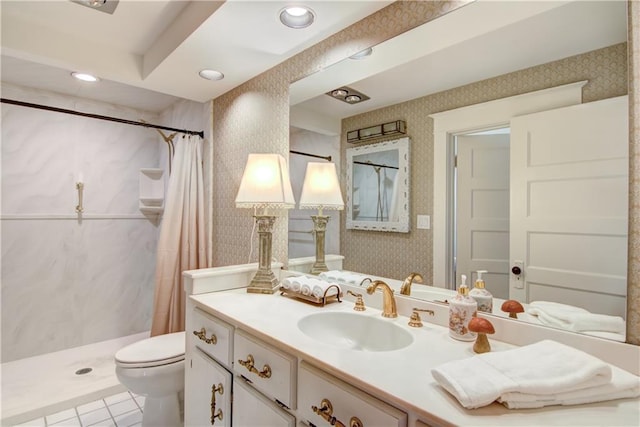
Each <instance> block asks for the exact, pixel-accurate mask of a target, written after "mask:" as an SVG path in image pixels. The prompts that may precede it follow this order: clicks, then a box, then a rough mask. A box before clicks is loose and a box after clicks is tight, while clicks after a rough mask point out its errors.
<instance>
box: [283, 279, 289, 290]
mask: <svg viewBox="0 0 640 427" xmlns="http://www.w3.org/2000/svg"><path fill="white" fill-rule="evenodd" d="M282 287H283V288H285V289H290V288H291V279H290V278H289V277H287V278H286V279H284V280H282Z"/></svg>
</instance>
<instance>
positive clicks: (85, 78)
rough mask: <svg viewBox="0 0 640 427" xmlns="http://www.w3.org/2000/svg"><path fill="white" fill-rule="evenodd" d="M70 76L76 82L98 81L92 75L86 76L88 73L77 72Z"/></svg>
mask: <svg viewBox="0 0 640 427" xmlns="http://www.w3.org/2000/svg"><path fill="white" fill-rule="evenodd" d="M71 75H72V76H73V77H75V78H76V79H78V80H82V81H83V82H92V83H93V82H97V81H98V80H100V79H99V78H97V77H96V76H94V75H91V74H88V73H80V72H77V71H74V72H73V73H71Z"/></svg>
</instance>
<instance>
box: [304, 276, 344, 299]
mask: <svg viewBox="0 0 640 427" xmlns="http://www.w3.org/2000/svg"><path fill="white" fill-rule="evenodd" d="M325 292H326V293H327V294H326V296H333V295H337V294H338V293H339V292H340V286H339V285H338V284H337V283H330V282H325V281H322V280H316V281H315V282H314V284H313V289H312V291H311V294H312V295H313V296H314V297H316V298H322V297H323V296H325Z"/></svg>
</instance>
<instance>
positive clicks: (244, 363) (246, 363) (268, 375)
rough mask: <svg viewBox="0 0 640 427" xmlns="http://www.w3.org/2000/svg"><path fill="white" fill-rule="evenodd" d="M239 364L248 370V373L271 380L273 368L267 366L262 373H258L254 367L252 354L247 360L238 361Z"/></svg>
mask: <svg viewBox="0 0 640 427" xmlns="http://www.w3.org/2000/svg"><path fill="white" fill-rule="evenodd" d="M238 363H240V364H241V365H242V366H244V367H245V368H247V371H249V372H253V373H254V374H257V375H258V376H259V377H260V378H271V367H270V366H269V365H266V364H265V365H264V367H263V368H262V371H258V370H257V369H256V367H255V366H254V364H255V360H254V359H253V356H252V355H250V354H248V355H247V360H242V359H238Z"/></svg>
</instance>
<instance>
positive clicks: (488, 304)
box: [469, 270, 493, 313]
mask: <svg viewBox="0 0 640 427" xmlns="http://www.w3.org/2000/svg"><path fill="white" fill-rule="evenodd" d="M477 273H478V278H477V279H476V283H475V285H474V286H473V289H471V290H470V291H469V296H470V297H471V298H473V299H474V300H476V302H477V303H478V311H483V312H485V313H491V312H492V311H493V295H491V292H489V291H488V290H487V289H486V288H485V283H484V280H482V273H487V270H478V272H477Z"/></svg>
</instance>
